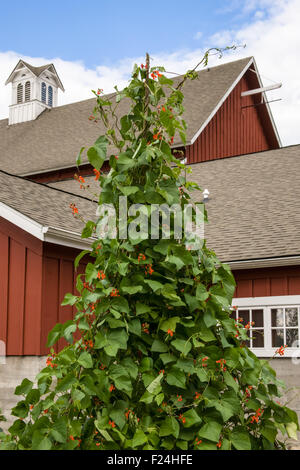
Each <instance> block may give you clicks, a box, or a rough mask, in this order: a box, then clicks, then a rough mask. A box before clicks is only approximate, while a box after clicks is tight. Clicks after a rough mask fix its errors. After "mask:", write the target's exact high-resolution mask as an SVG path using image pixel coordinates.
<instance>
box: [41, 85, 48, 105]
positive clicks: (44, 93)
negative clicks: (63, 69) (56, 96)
mask: <svg viewBox="0 0 300 470" xmlns="http://www.w3.org/2000/svg"><path fill="white" fill-rule="evenodd" d="M46 94H47V86H46V83H45V82H43V83H42V85H41V99H42V102H43V103H46Z"/></svg>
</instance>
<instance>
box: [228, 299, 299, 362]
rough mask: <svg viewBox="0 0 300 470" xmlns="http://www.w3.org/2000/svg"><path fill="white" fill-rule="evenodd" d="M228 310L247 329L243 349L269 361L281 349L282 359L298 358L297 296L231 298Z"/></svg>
mask: <svg viewBox="0 0 300 470" xmlns="http://www.w3.org/2000/svg"><path fill="white" fill-rule="evenodd" d="M232 306H234V307H236V310H235V313H234V314H233V315H234V316H235V319H236V320H238V319H242V320H243V321H242V323H243V325H244V326H245V327H246V325H247V329H248V331H249V334H248V336H249V341H248V342H247V343H248V344H247V346H248V347H249V348H250V349H251V350H252V351H253V352H254V353H255V354H256V355H257V356H259V357H273V356H274V355H275V353H276V351H277V350H278V349H279V348H280V347H281V346H284V347H285V346H286V348H285V351H284V356H283V357H292V356H295V353H296V354H298V355H300V295H285V296H273V297H247V298H246V297H243V298H235V299H233V301H232ZM276 357H280V356H279V355H278V354H277V355H276Z"/></svg>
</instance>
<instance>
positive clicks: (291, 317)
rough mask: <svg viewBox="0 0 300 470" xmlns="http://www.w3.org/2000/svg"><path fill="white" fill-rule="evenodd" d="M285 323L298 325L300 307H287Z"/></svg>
mask: <svg viewBox="0 0 300 470" xmlns="http://www.w3.org/2000/svg"><path fill="white" fill-rule="evenodd" d="M285 325H286V326H298V309H297V308H295V307H294V308H286V309H285Z"/></svg>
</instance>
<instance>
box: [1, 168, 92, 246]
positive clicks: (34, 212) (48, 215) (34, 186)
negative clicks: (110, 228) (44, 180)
mask: <svg viewBox="0 0 300 470" xmlns="http://www.w3.org/2000/svg"><path fill="white" fill-rule="evenodd" d="M0 187H1V190H0V217H3V218H5V219H6V220H9V222H11V223H13V224H15V225H17V226H19V227H20V228H22V229H24V230H25V231H27V232H29V233H31V234H32V235H33V236H35V237H37V238H40V239H41V240H45V241H47V236H45V234H46V233H47V232H49V233H50V232H51V231H52V233H54V232H56V234H58V233H59V234H60V238H62V240H61V243H60V242H59V240H58V239H57V240H56V243H60V244H65V245H67V246H73V245H74V240H75V241H77V245H78V246H80V243H78V241H79V242H82V241H83V240H80V236H81V231H82V229H83V227H84V223H83V222H82V221H81V220H79V219H77V218H75V217H73V215H72V211H71V208H70V204H75V206H76V207H77V208H78V210H79V214H84V218H85V219H86V220H90V219H95V218H96V216H95V214H96V209H97V204H96V203H94V202H92V201H91V200H90V199H88V198H86V197H83V196H80V195H74V194H72V193H68V192H66V191H64V190H61V189H54V188H51V187H49V186H47V185H45V184H41V183H36V182H33V181H29V180H26V179H24V178H21V177H18V176H14V175H10V174H8V173H6V172H3V171H0ZM49 229H51V230H50V231H49ZM51 240H52V239H51ZM68 240H69V241H68ZM70 240H73V243H70ZM48 241H50V239H48ZM52 241H53V242H54V240H52ZM81 244H82V243H81ZM75 245H76V243H75Z"/></svg>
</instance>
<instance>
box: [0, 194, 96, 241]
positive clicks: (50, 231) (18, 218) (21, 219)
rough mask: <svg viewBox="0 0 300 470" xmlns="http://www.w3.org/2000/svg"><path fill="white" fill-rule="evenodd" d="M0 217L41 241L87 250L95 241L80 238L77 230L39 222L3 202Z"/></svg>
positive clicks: (0, 207) (0, 203)
mask: <svg viewBox="0 0 300 470" xmlns="http://www.w3.org/2000/svg"><path fill="white" fill-rule="evenodd" d="M0 217H3V218H4V219H5V220H7V221H8V222H10V223H12V224H13V225H15V226H16V227H19V228H20V229H22V230H24V231H25V232H27V233H29V234H30V235H32V236H33V237H35V238H38V239H39V240H41V241H42V242H48V243H53V244H56V245H62V246H68V247H71V248H77V249H79V250H88V249H90V247H91V245H92V243H93V242H94V241H95V240H94V239H92V238H87V239H82V238H81V233H79V232H73V231H71V230H64V229H61V228H57V227H51V226H46V225H43V224H40V223H39V222H36V221H35V220H33V219H31V218H30V217H28V216H27V215H25V214H23V213H22V212H19V211H16V210H15V209H13V208H12V207H10V206H8V205H7V204H4V203H3V202H0Z"/></svg>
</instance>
